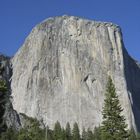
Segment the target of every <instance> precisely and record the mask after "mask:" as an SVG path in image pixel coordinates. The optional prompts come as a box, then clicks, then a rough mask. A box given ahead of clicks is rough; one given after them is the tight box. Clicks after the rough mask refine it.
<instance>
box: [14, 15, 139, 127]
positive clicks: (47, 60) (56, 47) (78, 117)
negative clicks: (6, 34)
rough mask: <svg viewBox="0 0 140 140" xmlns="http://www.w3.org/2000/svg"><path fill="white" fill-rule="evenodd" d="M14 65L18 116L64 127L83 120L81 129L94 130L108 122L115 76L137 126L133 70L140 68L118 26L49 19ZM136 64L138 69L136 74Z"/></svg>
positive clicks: (129, 120)
mask: <svg viewBox="0 0 140 140" xmlns="http://www.w3.org/2000/svg"><path fill="white" fill-rule="evenodd" d="M124 59H126V60H124ZM12 64H13V76H12V84H11V87H12V96H13V106H14V108H15V109H16V110H17V111H18V112H20V113H25V114H26V115H28V116H31V117H37V118H38V119H42V120H43V121H44V123H45V124H46V125H49V126H50V127H53V125H54V123H55V122H56V121H57V120H58V121H60V123H61V124H62V126H65V124H66V123H67V122H70V124H73V123H74V122H78V124H79V126H80V128H81V129H82V127H86V128H88V127H90V128H93V127H94V126H98V125H99V124H100V123H101V121H102V115H101V111H102V105H103V100H104V93H105V87H106V83H107V78H108V75H111V77H112V79H113V81H114V83H115V86H116V91H117V94H118V95H119V98H120V102H121V105H122V107H123V108H124V112H123V113H124V115H125V117H126V121H127V123H128V125H129V127H132V126H133V127H135V119H134V118H133V112H132V108H131V103H130V99H129V95H130V94H131V95H132V96H131V97H132V100H133V99H134V98H135V97H136V96H135V93H136V95H137V96H138V92H139V90H140V88H139V85H138V83H137V85H136V84H135V82H139V78H138V77H137V76H135V77H136V79H133V72H132V71H137V73H138V76H139V73H140V72H139V71H140V70H139V68H138V67H137V65H136V63H135V62H134V61H133V60H132V59H130V57H129V55H128V54H127V53H126V51H124V46H123V43H122V36H121V31H120V28H119V27H118V26H117V25H114V24H112V23H103V22H96V21H90V20H85V19H80V18H77V17H69V16H62V17H55V18H49V19H47V20H45V21H43V22H42V23H40V24H38V25H37V26H36V27H35V28H34V29H33V30H32V32H31V33H30V35H29V36H28V37H27V39H26V41H25V43H24V44H23V46H22V47H21V48H20V49H19V51H18V52H17V53H16V55H15V56H14V58H13V59H12ZM131 64H132V65H134V66H135V67H134V68H132V70H131V71H130V70H129V67H131ZM129 74H131V78H132V79H133V80H131V78H129V77H130V75H129ZM135 74H136V73H134V75H135ZM130 82H133V85H132V84H131V83H130ZM139 83H140V82H139ZM131 86H132V87H131ZM132 89H133V90H132ZM134 90H135V91H134ZM128 93H130V94H128ZM135 100H136V104H135V106H136V107H137V109H138V110H139V109H140V106H139V103H138V100H137V97H136V99H134V101H135ZM135 106H134V107H133V111H134V110H135ZM134 114H135V111H134ZM134 116H135V115H134ZM135 117H136V116H135Z"/></svg>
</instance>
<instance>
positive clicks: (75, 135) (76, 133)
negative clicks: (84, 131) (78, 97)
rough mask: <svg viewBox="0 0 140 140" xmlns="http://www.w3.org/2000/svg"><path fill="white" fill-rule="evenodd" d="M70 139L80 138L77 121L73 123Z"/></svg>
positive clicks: (77, 139) (78, 139)
mask: <svg viewBox="0 0 140 140" xmlns="http://www.w3.org/2000/svg"><path fill="white" fill-rule="evenodd" d="M72 140H80V133H79V127H78V124H77V123H74V125H73V130H72Z"/></svg>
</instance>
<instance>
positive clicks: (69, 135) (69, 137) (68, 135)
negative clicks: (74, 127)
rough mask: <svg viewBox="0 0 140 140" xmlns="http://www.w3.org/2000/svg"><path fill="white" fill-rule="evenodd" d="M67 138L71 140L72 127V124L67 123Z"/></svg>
mask: <svg viewBox="0 0 140 140" xmlns="http://www.w3.org/2000/svg"><path fill="white" fill-rule="evenodd" d="M65 133H66V140H71V128H70V124H69V123H67V124H66V132H65Z"/></svg>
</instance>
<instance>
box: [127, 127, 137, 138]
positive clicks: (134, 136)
mask: <svg viewBox="0 0 140 140" xmlns="http://www.w3.org/2000/svg"><path fill="white" fill-rule="evenodd" d="M129 134H130V136H129V139H128V140H136V139H137V136H136V134H135V131H134V130H133V129H132V130H130V132H129Z"/></svg>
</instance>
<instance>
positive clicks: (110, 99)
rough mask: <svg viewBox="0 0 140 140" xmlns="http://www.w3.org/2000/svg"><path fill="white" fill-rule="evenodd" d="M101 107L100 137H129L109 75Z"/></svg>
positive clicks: (116, 139) (118, 139)
mask: <svg viewBox="0 0 140 140" xmlns="http://www.w3.org/2000/svg"><path fill="white" fill-rule="evenodd" d="M105 96H106V98H105V100H104V102H105V103H104V107H103V112H102V114H103V122H102V138H103V139H104V140H124V139H126V138H128V137H129V135H128V131H127V125H126V123H125V118H124V116H123V115H122V114H121V113H122V111H123V109H122V108H121V105H120V102H119V99H118V96H117V94H116V90H115V86H114V84H113V82H112V79H111V78H110V77H109V80H108V83H107V89H106V94H105Z"/></svg>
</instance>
